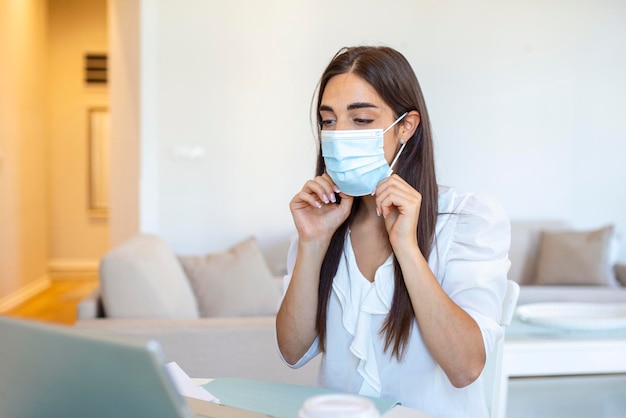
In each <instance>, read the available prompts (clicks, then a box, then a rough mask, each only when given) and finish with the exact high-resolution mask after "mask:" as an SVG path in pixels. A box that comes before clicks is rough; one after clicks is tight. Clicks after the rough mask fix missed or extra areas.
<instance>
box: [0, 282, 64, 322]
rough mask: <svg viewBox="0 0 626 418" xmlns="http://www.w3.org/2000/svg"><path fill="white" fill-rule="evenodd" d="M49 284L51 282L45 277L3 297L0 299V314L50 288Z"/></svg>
mask: <svg viewBox="0 0 626 418" xmlns="http://www.w3.org/2000/svg"><path fill="white" fill-rule="evenodd" d="M51 283H52V280H50V276H47V275H46V276H43V277H40V278H39V279H37V280H35V281H33V282H31V283H29V284H27V285H26V286H24V287H22V288H21V289H18V290H17V291H15V292H13V293H11V294H9V295H7V296H5V297H3V298H2V299H0V313H4V312H6V311H8V310H11V309H13V308H15V307H16V306H18V305H20V304H22V303H24V302H26V301H27V300H28V299H30V298H32V297H33V296H35V295H36V294H38V293H40V292H43V291H44V290H46V289H47V288H48V287H50V284H51Z"/></svg>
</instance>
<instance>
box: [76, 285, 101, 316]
mask: <svg viewBox="0 0 626 418" xmlns="http://www.w3.org/2000/svg"><path fill="white" fill-rule="evenodd" d="M76 318H77V319H78V320H79V321H80V320H85V319H96V318H104V306H103V305H102V297H101V292H100V287H97V288H95V289H94V290H93V292H91V293H90V294H88V295H87V296H86V297H85V298H84V299H82V300H81V301H80V302H79V303H78V306H76Z"/></svg>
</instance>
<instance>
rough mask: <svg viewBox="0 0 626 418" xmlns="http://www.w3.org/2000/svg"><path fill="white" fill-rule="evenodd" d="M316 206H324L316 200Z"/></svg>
mask: <svg viewBox="0 0 626 418" xmlns="http://www.w3.org/2000/svg"><path fill="white" fill-rule="evenodd" d="M315 206H317V207H318V208H321V207H322V204H321V203H320V202H318V201H317V200H316V201H315Z"/></svg>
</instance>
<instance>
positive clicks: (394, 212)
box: [374, 174, 422, 251]
mask: <svg viewBox="0 0 626 418" xmlns="http://www.w3.org/2000/svg"><path fill="white" fill-rule="evenodd" d="M374 196H375V197H376V211H377V213H378V214H379V215H381V216H383V217H384V218H385V227H386V228H387V233H388V235H389V242H390V243H391V246H392V247H393V248H394V251H395V250H397V249H399V248H401V247H403V246H405V245H411V246H415V247H417V234H416V231H417V224H418V221H419V214H420V207H421V206H422V195H421V194H420V192H418V191H417V190H415V189H414V188H413V187H411V185H410V184H408V183H407V182H406V181H404V179H402V178H401V177H400V176H398V175H397V174H393V175H391V176H389V177H387V178H385V179H383V180H381V182H380V183H378V186H376V190H374Z"/></svg>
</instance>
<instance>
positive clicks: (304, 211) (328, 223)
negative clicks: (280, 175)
mask: <svg viewBox="0 0 626 418" xmlns="http://www.w3.org/2000/svg"><path fill="white" fill-rule="evenodd" d="M335 193H339V196H340V197H341V199H340V200H341V203H336V199H335ZM353 201H354V198H353V197H352V196H348V195H346V194H343V193H341V192H340V191H339V188H338V187H337V185H335V183H334V182H333V181H332V179H331V178H330V176H329V175H328V174H326V173H324V174H322V175H321V176H317V177H315V178H314V179H312V180H309V181H307V182H306V183H305V184H304V187H302V190H300V192H298V194H296V195H295V196H294V198H293V199H291V202H289V209H290V210H291V215H292V216H293V220H294V223H295V225H296V229H297V230H298V235H299V239H300V241H301V242H304V241H311V240H319V239H323V240H330V238H331V237H332V235H333V234H334V232H335V231H336V230H337V228H338V227H339V226H340V225H341V224H342V223H343V222H344V221H345V220H346V219H347V218H348V215H349V214H350V208H351V207H352V202H353Z"/></svg>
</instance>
